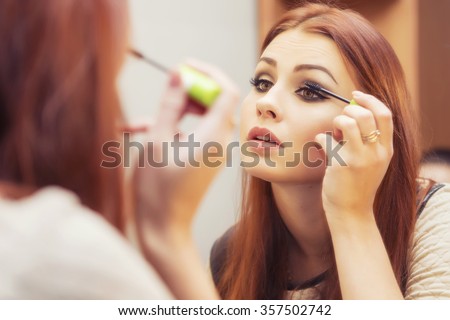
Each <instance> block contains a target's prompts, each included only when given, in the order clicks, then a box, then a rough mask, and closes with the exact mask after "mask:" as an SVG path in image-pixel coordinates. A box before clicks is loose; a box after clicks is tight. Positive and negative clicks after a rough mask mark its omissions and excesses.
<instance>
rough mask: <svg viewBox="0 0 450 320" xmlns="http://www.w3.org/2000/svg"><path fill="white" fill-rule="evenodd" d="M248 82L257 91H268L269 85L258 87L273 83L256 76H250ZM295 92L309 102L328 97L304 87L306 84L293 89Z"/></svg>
mask: <svg viewBox="0 0 450 320" xmlns="http://www.w3.org/2000/svg"><path fill="white" fill-rule="evenodd" d="M250 84H251V85H252V86H254V87H255V89H256V91H258V92H260V93H264V92H267V91H269V90H270V88H271V87H270V88H266V89H262V88H261V87H260V86H261V85H264V84H265V85H273V83H272V82H270V81H269V80H265V79H258V78H251V79H250ZM302 92H303V93H305V92H307V93H311V94H312V95H313V97H309V98H307V97H306V96H305V95H304V94H302ZM295 93H296V94H297V95H298V96H299V97H300V98H302V99H303V100H305V101H309V102H315V101H321V100H324V99H329V98H328V97H325V96H324V95H322V94H320V93H318V92H316V91H314V90H311V89H309V88H308V87H306V86H303V87H300V88H299V89H297V90H296V91H295Z"/></svg>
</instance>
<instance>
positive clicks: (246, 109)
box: [240, 93, 256, 143]
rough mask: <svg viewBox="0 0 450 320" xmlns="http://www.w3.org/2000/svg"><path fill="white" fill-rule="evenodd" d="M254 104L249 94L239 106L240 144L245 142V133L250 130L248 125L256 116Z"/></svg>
mask: <svg viewBox="0 0 450 320" xmlns="http://www.w3.org/2000/svg"><path fill="white" fill-rule="evenodd" d="M255 105H256V102H254V101H253V99H252V97H251V93H250V94H248V95H247V97H246V98H245V99H244V101H243V102H242V105H241V110H240V111H241V114H240V116H241V120H240V122H241V123H240V137H241V143H242V142H243V141H246V140H247V133H248V131H249V130H250V129H251V128H250V127H249V126H250V123H252V122H253V120H254V119H253V118H255V114H256V107H255Z"/></svg>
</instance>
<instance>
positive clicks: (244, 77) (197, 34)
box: [119, 0, 450, 264]
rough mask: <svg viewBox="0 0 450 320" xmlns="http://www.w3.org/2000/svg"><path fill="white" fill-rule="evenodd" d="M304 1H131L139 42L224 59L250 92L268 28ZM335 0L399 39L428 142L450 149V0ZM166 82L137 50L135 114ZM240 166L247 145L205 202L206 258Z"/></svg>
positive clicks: (127, 99) (125, 77)
mask: <svg viewBox="0 0 450 320" xmlns="http://www.w3.org/2000/svg"><path fill="white" fill-rule="evenodd" d="M301 2H305V0H302V1H299V0H228V1H219V0H167V1H161V0H129V3H130V8H131V12H130V15H131V24H132V37H131V39H132V44H131V45H132V46H134V47H135V48H136V49H138V50H140V51H142V52H143V53H145V54H147V55H148V56H149V57H151V58H153V59H155V60H156V61H158V62H160V63H162V64H164V65H167V66H169V67H175V66H177V65H178V64H179V63H181V62H183V60H184V59H185V58H186V57H195V58H198V59H201V60H204V61H206V62H209V63H212V64H215V65H218V66H219V67H220V68H222V69H223V70H224V71H225V72H226V73H227V74H228V75H229V76H230V77H231V78H232V79H233V80H234V81H235V82H236V83H237V84H238V85H239V87H240V89H241V91H242V96H245V95H246V93H247V92H248V90H249V89H250V85H249V81H248V80H249V79H250V77H251V76H252V72H253V69H254V66H255V64H256V59H257V57H258V54H259V45H260V43H261V41H262V39H263V37H264V35H265V34H266V33H267V31H268V30H269V28H270V27H271V26H272V25H273V24H274V23H275V22H276V20H278V18H279V17H280V16H281V15H282V14H283V12H285V11H286V10H288V9H289V8H291V7H293V6H296V5H298V4H299V3H301ZM311 2H317V1H311ZM331 2H335V3H338V4H340V5H341V6H344V7H347V8H351V9H354V10H356V11H358V12H360V13H361V14H362V15H364V16H365V17H366V18H367V19H368V20H370V21H371V22H372V23H373V24H374V25H375V27H376V28H377V29H378V30H379V31H380V32H381V33H382V34H383V35H384V36H385V37H386V38H387V39H388V41H389V42H390V43H391V45H392V46H393V48H394V50H395V51H396V53H397V55H398V57H399V59H400V61H401V63H402V65H403V68H404V70H405V74H406V77H407V82H408V85H409V89H410V92H411V96H412V100H413V105H412V106H411V108H412V109H416V110H417V111H418V112H419V113H420V115H421V120H422V128H421V133H422V140H421V142H420V143H421V147H422V148H423V149H424V150H428V149H431V148H450V123H449V120H450V19H449V14H450V0H377V1H373V0H341V1H338V0H337V1H331ZM166 82H167V76H166V75H165V74H163V73H161V72H160V71H158V70H156V69H153V68H152V67H150V66H147V65H146V64H143V63H142V62H140V61H137V60H135V59H133V58H131V57H130V58H129V59H128V61H127V63H126V65H125V68H124V70H123V72H122V75H121V78H120V82H119V86H120V92H121V96H122V102H123V105H124V107H125V110H126V115H127V116H128V118H129V119H142V118H148V117H151V116H152V115H154V114H155V112H156V110H157V108H158V106H159V100H160V97H161V93H162V90H163V89H164V87H165V85H166ZM195 121H196V119H195V118H194V117H188V118H187V119H186V120H185V121H183V123H182V129H184V130H186V131H188V130H189V128H192V126H193V125H194V124H195ZM236 140H237V131H236ZM239 171H240V170H239V151H238V150H234V153H233V166H232V167H231V168H226V169H225V170H224V171H223V172H222V173H221V175H220V176H219V177H218V179H216V181H215V183H214V185H213V186H212V187H211V188H210V190H209V193H208V194H207V195H206V197H205V199H204V201H203V203H202V205H201V207H200V211H199V214H198V217H197V220H196V221H195V225H194V233H195V238H196V241H197V244H198V246H199V247H200V252H201V255H202V258H203V259H204V261H205V264H206V261H207V259H208V256H209V250H210V248H211V246H212V244H213V242H214V240H215V239H216V238H217V237H219V236H220V235H221V234H222V233H223V232H224V231H225V230H226V229H227V228H228V227H229V226H231V225H232V224H233V222H234V221H235V220H236V218H237V213H238V206H239V200H240V198H239V197H240V179H239ZM194 185H195V181H193V186H194Z"/></svg>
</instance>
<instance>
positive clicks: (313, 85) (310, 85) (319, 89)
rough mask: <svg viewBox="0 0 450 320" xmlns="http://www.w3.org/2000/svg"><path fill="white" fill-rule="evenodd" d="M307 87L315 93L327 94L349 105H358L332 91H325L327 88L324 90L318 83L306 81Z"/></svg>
mask: <svg viewBox="0 0 450 320" xmlns="http://www.w3.org/2000/svg"><path fill="white" fill-rule="evenodd" d="M305 86H307V87H308V89H310V90H313V91H316V92H320V93H325V94H327V95H329V96H332V97H333V98H336V99H338V100H341V101H344V102H345V103H348V104H356V103H355V101H353V100H351V101H350V100H348V99H345V98H343V97H341V96H339V95H337V94H336V93H334V92H331V91H330V90H327V89H325V88H322V87H321V86H320V85H319V84H317V83H314V82H310V81H306V82H305Z"/></svg>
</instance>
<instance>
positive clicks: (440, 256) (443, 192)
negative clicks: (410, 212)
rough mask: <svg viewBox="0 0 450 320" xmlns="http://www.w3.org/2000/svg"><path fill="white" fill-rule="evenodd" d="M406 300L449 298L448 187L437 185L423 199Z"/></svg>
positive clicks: (449, 232) (417, 223) (449, 187)
mask: <svg viewBox="0 0 450 320" xmlns="http://www.w3.org/2000/svg"><path fill="white" fill-rule="evenodd" d="M406 298H409V299H439V298H445V299H449V298H450V185H449V184H436V185H435V186H433V187H432V188H431V189H430V190H429V191H428V194H427V196H426V197H425V198H424V201H423V208H422V210H421V212H420V215H419V217H418V219H417V222H416V227H415V231H414V235H413V239H412V245H411V248H410V258H409V279H408V281H407V292H406Z"/></svg>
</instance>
